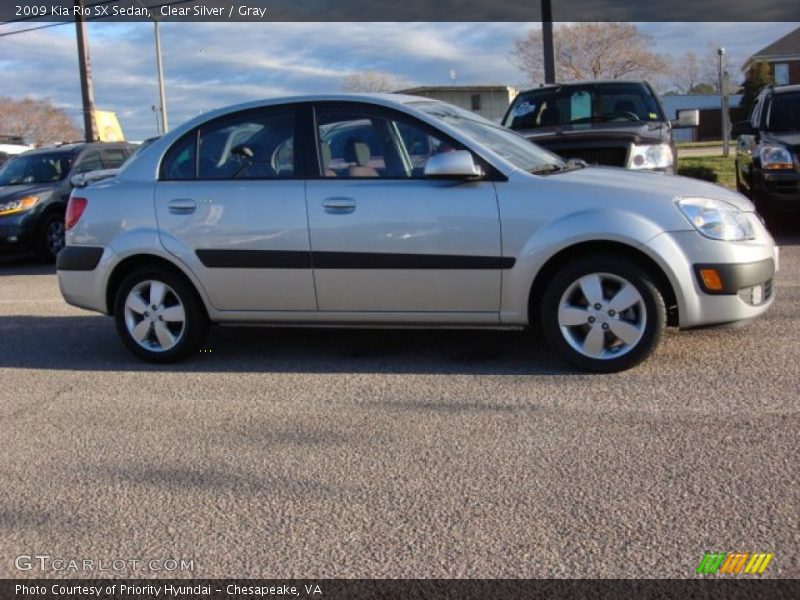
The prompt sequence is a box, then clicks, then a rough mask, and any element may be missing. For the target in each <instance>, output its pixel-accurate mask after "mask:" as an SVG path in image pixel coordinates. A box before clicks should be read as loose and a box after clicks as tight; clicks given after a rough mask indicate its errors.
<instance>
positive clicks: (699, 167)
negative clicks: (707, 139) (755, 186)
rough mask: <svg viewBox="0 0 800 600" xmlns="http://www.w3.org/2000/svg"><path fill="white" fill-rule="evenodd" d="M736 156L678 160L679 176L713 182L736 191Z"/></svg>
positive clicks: (695, 157)
mask: <svg viewBox="0 0 800 600" xmlns="http://www.w3.org/2000/svg"><path fill="white" fill-rule="evenodd" d="M734 169H735V166H734V156H733V153H731V155H730V156H728V158H725V157H724V156H687V157H686V158H678V175H684V176H685V177H694V178H695V179H703V180H705V181H711V182H713V183H717V184H719V185H724V186H725V187H726V188H730V189H736V176H735V174H734Z"/></svg>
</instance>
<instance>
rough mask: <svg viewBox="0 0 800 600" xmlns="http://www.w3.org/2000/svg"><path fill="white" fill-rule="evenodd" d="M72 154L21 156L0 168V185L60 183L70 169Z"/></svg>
mask: <svg viewBox="0 0 800 600" xmlns="http://www.w3.org/2000/svg"><path fill="white" fill-rule="evenodd" d="M72 158H73V156H72V154H67V153H65V152H54V153H51V154H40V153H36V154H22V155H20V156H18V157H16V158H12V159H11V160H9V161H8V162H6V163H4V164H3V166H2V167H1V168H0V185H23V184H28V183H51V182H54V181H60V180H61V179H63V178H64V177H66V175H67V173H69V170H70V167H72Z"/></svg>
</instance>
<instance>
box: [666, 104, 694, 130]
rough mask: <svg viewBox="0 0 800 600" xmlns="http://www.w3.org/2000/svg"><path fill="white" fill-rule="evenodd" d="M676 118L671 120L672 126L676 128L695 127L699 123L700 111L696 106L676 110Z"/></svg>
mask: <svg viewBox="0 0 800 600" xmlns="http://www.w3.org/2000/svg"><path fill="white" fill-rule="evenodd" d="M676 116H677V117H678V118H677V119H674V120H673V121H672V126H673V127H677V128H684V127H697V126H699V125H700V111H699V110H698V109H696V108H692V109H684V110H679V111H677V114H676Z"/></svg>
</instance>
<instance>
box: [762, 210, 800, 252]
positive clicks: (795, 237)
mask: <svg viewBox="0 0 800 600" xmlns="http://www.w3.org/2000/svg"><path fill="white" fill-rule="evenodd" d="M764 220H765V221H766V225H767V229H768V230H769V232H770V233H771V234H772V237H774V238H775V243H776V244H778V245H779V246H798V245H800V218H797V217H795V216H794V215H789V216H783V217H776V216H767V217H766V218H765V219H764Z"/></svg>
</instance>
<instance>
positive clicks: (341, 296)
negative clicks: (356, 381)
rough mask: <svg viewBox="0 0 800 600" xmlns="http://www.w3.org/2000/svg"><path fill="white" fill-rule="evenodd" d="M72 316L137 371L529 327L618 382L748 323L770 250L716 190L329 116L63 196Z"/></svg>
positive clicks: (260, 127)
mask: <svg viewBox="0 0 800 600" xmlns="http://www.w3.org/2000/svg"><path fill="white" fill-rule="evenodd" d="M66 227H67V246H66V248H65V249H64V250H63V251H62V252H61V253H60V254H59V257H58V275H59V282H60V286H61V291H62V293H63V295H64V297H65V298H66V300H67V302H69V303H70V304H74V305H75V306H80V307H83V308H87V309H90V310H95V311H99V312H102V313H106V314H110V315H113V317H114V319H115V321H116V326H117V330H118V332H119V335H120V336H121V338H122V340H123V341H124V342H125V344H126V345H127V346H128V348H129V349H130V350H131V351H132V352H133V353H134V354H136V355H138V356H139V357H141V358H143V359H145V360H148V361H152V362H168V361H173V360H176V359H179V358H183V357H186V356H188V355H189V354H191V353H192V352H197V351H198V349H199V346H200V345H201V344H202V342H203V340H204V338H205V336H206V334H207V331H208V327H209V325H210V324H211V323H220V324H224V323H242V322H247V323H269V324H304V325H308V324H318V325H330V324H338V325H341V324H351V325H354V326H355V325H358V326H365V325H366V326H376V327H379V326H408V327H436V326H447V327H465V328H472V327H493V328H523V327H527V326H530V325H534V324H539V325H541V330H542V331H543V333H544V336H545V338H546V339H547V341H548V342H549V343H550V344H551V345H552V347H553V348H554V349H556V350H557V351H558V352H559V354H560V355H561V356H563V358H564V359H566V360H567V361H569V362H570V363H572V364H574V365H577V366H578V367H581V368H584V369H589V370H594V371H601V372H603V371H605V372H609V371H619V370H623V369H627V368H630V367H632V366H634V365H636V364H638V363H640V362H641V361H642V360H644V359H645V358H646V357H647V356H648V355H650V354H651V353H652V352H653V350H654V349H655V347H656V346H657V345H658V342H659V340H660V338H661V336H662V333H663V331H664V328H665V327H666V326H667V324H670V325H675V326H679V327H681V328H688V327H696V326H701V325H709V324H717V323H728V322H733V321H740V320H743V319H750V318H753V317H756V316H758V315H760V314H762V313H763V312H764V311H766V310H767V309H768V307H769V306H770V304H771V303H772V301H773V298H774V292H773V286H772V281H773V276H774V273H775V270H776V268H777V250H776V247H775V244H774V242H773V240H772V238H771V237H770V235H769V233H768V232H767V231H766V229H765V228H764V226H763V224H762V221H761V220H760V218H759V216H758V215H757V214H756V213H755V212H754V208H753V205H752V204H751V203H750V202H749V201H748V200H747V199H746V198H744V197H743V196H741V195H739V194H736V193H733V192H730V191H727V190H725V189H723V188H721V187H718V186H715V185H711V184H707V183H702V182H699V181H695V180H689V179H684V178H681V177H674V176H669V175H664V174H657V173H638V172H630V171H626V170H623V169H615V168H605V167H585V166H583V165H581V164H576V163H569V162H566V163H565V162H564V161H562V160H561V159H559V158H558V157H557V156H555V155H553V154H551V153H550V152H548V151H546V150H543V149H542V148H539V147H538V146H536V145H535V144H532V143H530V142H528V141H527V140H526V139H525V138H523V137H521V136H519V135H517V134H516V133H513V132H511V131H508V130H506V129H503V128H501V127H499V126H498V125H496V124H494V123H491V122H490V121H486V120H484V119H482V118H481V117H478V116H476V115H475V114H473V113H470V112H467V111H464V110H461V109H459V108H456V107H453V106H450V105H448V104H444V103H441V102H436V101H431V100H428V99H421V98H418V97H410V96H396V95H369V96H348V95H330V96H317V97H296V98H286V99H276V100H269V101H264V102H257V103H251V104H246V105H239V106H236V107H232V108H228V109H222V110H218V111H215V112H212V113H209V114H207V115H203V116H201V117H198V118H196V119H195V120H193V121H191V122H189V123H186V124H185V125H183V126H181V127H180V128H178V129H176V130H174V131H172V132H170V133H169V134H167V135H165V136H164V137H163V138H161V139H160V140H158V141H157V142H155V143H153V144H152V145H151V146H150V147H149V148H147V149H146V150H144V151H143V152H141V153H140V154H139V155H137V156H136V157H135V159H133V160H132V161H131V162H130V163H129V164H127V165H126V166H125V167H124V168H123V170H122V171H121V172H120V173H119V175H118V176H117V177H115V178H113V179H110V180H106V181H103V182H100V183H97V184H94V185H90V186H88V187H86V188H83V189H78V190H76V191H75V192H74V193H73V195H72V198H71V199H70V202H69V207H68V210H67V215H66Z"/></svg>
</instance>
